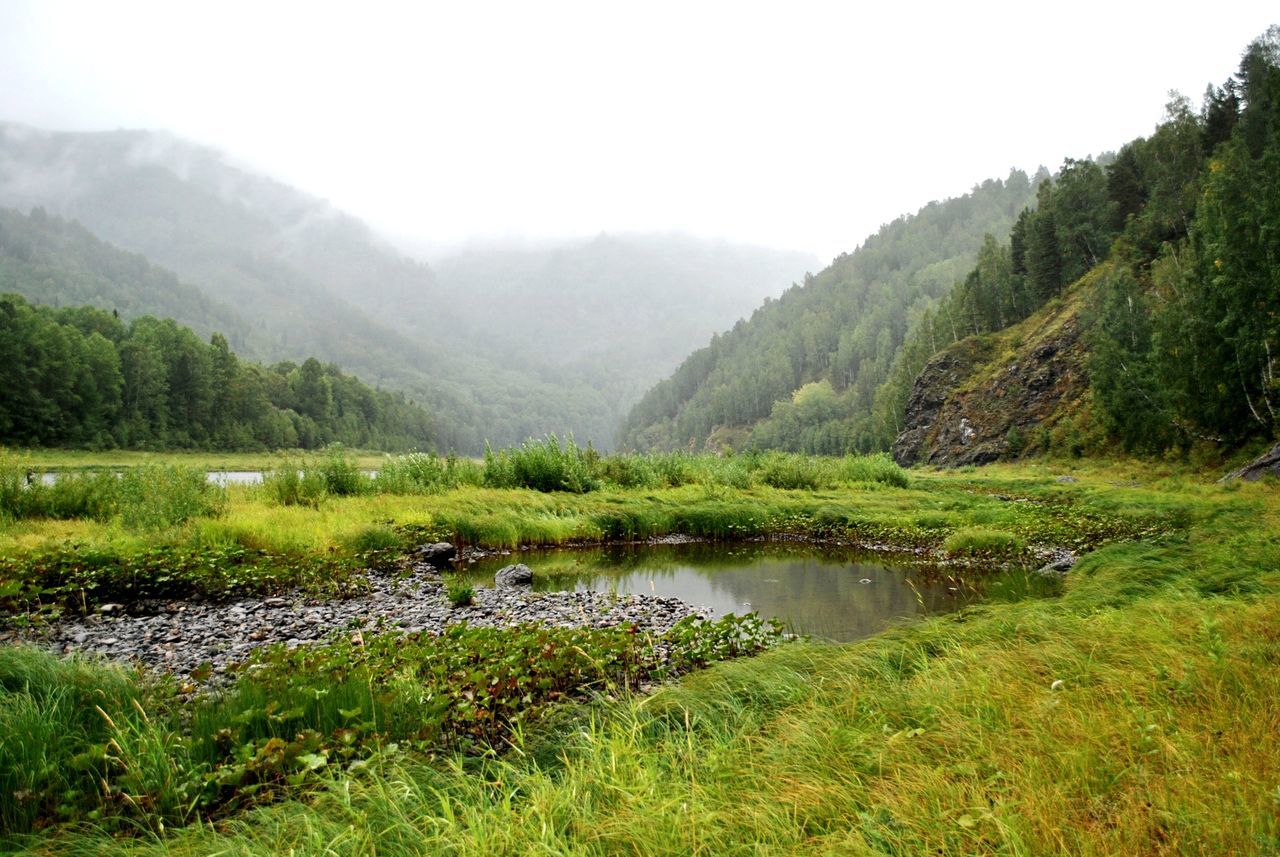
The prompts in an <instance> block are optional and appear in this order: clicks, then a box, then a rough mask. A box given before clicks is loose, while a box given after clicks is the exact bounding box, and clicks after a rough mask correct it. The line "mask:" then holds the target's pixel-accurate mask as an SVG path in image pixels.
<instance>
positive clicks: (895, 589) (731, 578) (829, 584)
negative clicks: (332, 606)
mask: <svg viewBox="0 0 1280 857" xmlns="http://www.w3.org/2000/svg"><path fill="white" fill-rule="evenodd" d="M512 562H523V563H525V564H526V565H528V566H529V567H530V568H532V569H533V573H534V589H535V590H540V591H554V590H588V589H590V590H596V591H600V592H617V593H620V594H622V593H638V594H655V595H660V596H665V597H675V598H680V599H683V600H684V601H687V602H689V603H691V604H695V605H700V606H705V607H709V608H711V610H712V612H713V613H714V615H716V616H723V615H725V614H727V613H737V614H739V615H741V614H743V613H750V612H753V611H754V612H756V613H759V614H760V615H761V616H764V617H767V618H773V619H778V620H780V621H782V622H783V623H784V624H785V625H786V626H787V627H788V628H789V629H790V630H791V631H794V632H796V633H799V634H807V635H809V636H813V637H821V638H826V639H831V640H838V641H842V642H844V641H849V640H857V639H861V638H863V637H868V636H871V635H872V634H876V633H879V632H880V631H883V630H885V629H886V628H888V627H890V626H892V625H895V624H899V623H901V622H902V621H904V620H907V619H911V618H914V617H919V616H928V615H933V614H939V613H946V612H949V611H952V610H958V609H959V608H961V607H963V606H965V605H966V604H973V603H975V602H978V601H983V600H1013V599H1017V598H1023V597H1034V596H1040V595H1051V594H1053V593H1054V591H1055V585H1054V583H1053V582H1051V581H1046V580H1044V579H1042V578H1040V577H1039V576H1037V575H1034V574H1031V573H1030V572H1028V571H1026V570H1017V571H1001V572H990V573H984V572H982V571H973V570H963V571H961V570H954V569H951V570H944V569H936V568H935V569H926V568H919V567H895V566H890V565H884V564H882V563H879V562H876V561H874V560H873V559H868V558H867V557H866V556H865V555H858V554H853V553H848V552H840V551H827V552H823V551H815V550H814V548H812V547H810V546H805V547H800V548H797V547H795V546H778V545H764V544H747V545H742V544H738V545H716V544H695V545H679V546H641V547H636V546H612V547H606V548H591V549H579V550H559V551H545V552H518V553H514V554H512V555H511V556H509V557H502V558H499V559H489V560H485V561H483V562H480V563H477V564H476V565H474V566H472V567H471V568H469V569H468V570H467V571H466V572H464V573H463V575H464V576H465V577H466V578H468V579H469V580H470V581H471V582H473V583H474V584H476V585H482V586H489V585H492V583H493V573H494V572H495V571H497V570H498V569H499V568H501V567H502V566H504V565H507V564H509V563H512Z"/></svg>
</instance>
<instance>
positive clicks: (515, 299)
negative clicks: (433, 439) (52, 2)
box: [0, 123, 807, 452]
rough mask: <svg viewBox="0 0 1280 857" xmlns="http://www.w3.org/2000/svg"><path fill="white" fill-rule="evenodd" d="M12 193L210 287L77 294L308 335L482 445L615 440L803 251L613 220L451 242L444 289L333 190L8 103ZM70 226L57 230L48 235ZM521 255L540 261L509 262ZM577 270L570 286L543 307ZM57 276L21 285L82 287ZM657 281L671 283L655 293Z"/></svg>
mask: <svg viewBox="0 0 1280 857" xmlns="http://www.w3.org/2000/svg"><path fill="white" fill-rule="evenodd" d="M0 206H8V207H12V208H16V209H19V210H22V211H26V210H28V209H32V208H37V207H39V208H42V209H44V213H46V214H48V215H54V216H60V217H62V218H65V219H68V220H74V221H78V222H79V223H80V224H82V225H83V226H84V227H85V229H87V230H88V231H90V232H92V233H93V234H94V235H96V236H97V237H99V238H101V239H103V240H105V241H107V242H110V243H112V244H115V245H117V246H119V247H121V248H124V249H126V250H128V251H131V252H133V253H139V254H143V255H144V256H146V257H147V259H150V260H152V261H154V262H156V263H158V264H159V265H163V266H164V267H166V268H168V269H170V270H172V271H173V272H175V273H176V274H177V276H178V277H180V278H181V280H182V281H184V282H186V283H188V284H190V285H191V286H193V287H195V288H196V289H198V290H199V294H200V296H201V297H199V298H198V299H197V298H196V297H195V293H193V292H192V291H191V290H189V289H188V290H185V291H184V292H183V293H182V295H181V297H178V291H175V292H174V293H173V296H169V297H166V296H165V295H163V294H162V292H163V291H164V290H163V289H161V288H158V286H159V283H158V281H151V282H147V283H139V284H138V285H139V289H138V290H137V291H136V292H135V291H130V289H129V286H128V283H127V282H125V283H123V284H122V289H123V290H121V289H115V290H111V289H108V290H105V291H99V292H98V293H95V294H83V291H84V289H83V285H84V284H83V283H82V284H81V286H79V287H74V288H73V291H74V290H75V289H79V291H78V292H77V294H78V297H76V298H74V299H76V300H79V299H85V300H90V301H92V302H94V303H95V304H96V305H98V306H101V307H103V308H108V309H117V308H118V309H121V310H122V311H124V312H126V313H128V314H133V313H135V312H140V313H141V312H145V313H153V314H157V315H166V316H173V317H174V318H176V319H178V320H179V321H181V322H182V323H184V324H189V325H191V326H192V327H194V328H195V329H197V330H207V329H210V328H211V327H219V328H222V329H224V330H225V331H226V333H227V336H228V338H229V339H230V340H231V341H232V342H233V343H234V344H235V345H236V347H237V348H238V349H240V350H243V351H244V352H245V353H246V354H247V355H248V356H252V357H254V358H257V359H262V360H268V361H271V360H280V359H287V358H289V357H290V356H292V355H294V354H296V353H299V352H300V351H305V352H309V353H314V354H316V355H317V356H318V357H319V358H320V359H322V360H324V361H330V362H333V363H336V364H338V365H340V366H342V367H343V368H345V369H347V370H348V371H352V372H354V373H356V374H357V375H359V376H360V377H361V378H362V379H364V380H365V381H366V382H369V383H372V384H376V385H379V386H386V387H392V388H395V389H398V390H401V391H404V392H406V393H407V394H409V395H410V396H412V397H413V398H414V399H416V400H418V401H420V402H423V403H424V404H426V405H427V406H428V407H429V409H430V410H431V411H432V413H433V416H434V418H435V422H436V424H437V426H438V430H439V433H440V434H439V438H438V443H439V445H440V446H441V447H443V448H452V449H456V450H459V451H465V452H477V451H479V450H480V449H481V447H482V444H483V441H484V440H485V439H486V438H487V439H489V440H491V441H493V442H494V443H495V444H498V445H505V444H509V443H513V442H517V441H519V440H522V439H524V438H527V437H529V436H535V435H541V434H544V433H547V432H558V433H574V434H576V435H577V436H578V437H579V438H580V439H587V438H591V439H594V440H595V441H596V442H597V443H599V444H601V445H604V446H608V445H609V442H610V441H611V440H612V438H613V436H614V434H615V431H616V426H617V422H618V419H619V416H620V414H621V411H622V408H624V407H626V406H627V405H629V404H630V402H631V401H632V400H634V398H635V397H636V395H638V392H639V390H640V389H642V388H643V387H644V386H647V385H648V384H650V383H652V382H653V381H654V380H656V379H657V378H658V377H660V375H661V373H662V372H664V371H667V370H668V369H669V368H670V366H671V365H673V364H674V363H675V362H676V360H678V359H679V357H680V356H681V355H683V354H685V353H687V351H688V349H689V348H691V347H692V346H693V344H694V343H695V342H696V338H691V337H703V336H706V335H707V334H708V333H709V331H711V330H713V329H715V327H717V326H719V325H723V324H725V323H728V321H730V320H732V318H734V317H736V316H737V315H738V314H740V313H742V312H745V311H746V310H747V309H749V308H750V306H752V305H754V303H755V302H756V301H757V300H758V299H759V297H760V294H761V289H764V290H765V293H776V292H778V291H781V287H782V286H784V285H785V284H786V283H787V282H790V281H791V280H792V279H793V278H794V277H796V276H798V275H799V273H800V272H801V271H802V270H803V268H804V263H805V261H807V260H801V259H799V258H798V257H797V256H796V255H795V254H777V253H773V252H772V251H757V250H755V249H754V248H736V247H729V248H728V250H727V251H725V252H720V253H718V252H717V248H716V245H711V244H705V243H704V244H703V245H699V244H698V243H697V242H685V243H684V244H681V240H680V239H674V238H672V239H659V238H654V239H631V238H628V239H621V240H609V239H602V240H601V241H597V242H593V243H592V244H589V245H587V246H585V247H582V248H576V249H575V248H570V249H568V250H563V251H560V252H557V253H553V254H545V253H544V254H541V255H539V254H525V255H523V256H521V255H519V254H517V255H515V256H514V257H512V258H508V259H499V260H498V261H497V263H495V262H494V260H493V259H492V258H487V257H485V256H484V254H474V253H473V254H469V255H467V256H466V257H465V258H461V259H455V260H453V262H451V264H450V267H449V270H450V283H451V285H450V287H449V288H447V289H445V288H441V285H440V283H438V282H437V279H436V277H435V276H434V275H433V273H432V271H431V270H430V268H428V267H427V266H426V265H423V264H421V263H418V262H415V261H413V260H411V259H409V258H407V257H405V256H404V255H403V254H402V253H400V252H399V251H398V250H396V249H394V248H393V247H392V246H391V245H390V244H388V243H386V242H384V241H383V240H381V239H380V238H378V237H377V236H376V235H374V234H373V233H372V232H371V231H370V230H369V229H368V227H366V226H365V225H364V224H363V223H361V222H360V221H358V220H356V219H355V218H352V217H350V216H348V215H345V214H343V213H342V212H340V211H337V210H336V209H334V208H333V207H332V206H330V205H329V204H328V203H326V202H324V201H323V200H319V199H316V198H314V197H311V196H308V195H306V194H305V193H301V192H299V191H297V190H294V189H292V188H289V187H287V186H285V185H282V184H280V183H278V182H275V181H272V180H270V179H268V178H264V177H262V176H259V175H255V174H253V173H251V172H248V171H246V170H242V169H240V168H238V167H236V166H234V165H233V164H231V163H229V162H228V160H227V159H226V158H225V157H224V156H223V155H221V154H220V153H218V152H215V151H213V150H211V149H207V148H204V147H200V146H196V145H193V144H190V143H187V142H184V141H182V140H178V139H176V138H174V137H172V136H170V135H167V134H163V133H153V132H146V131H114V132H107V133H54V132H46V131H40V130H36V129H31V128H26V127H23V126H17V125H12V124H3V123H0ZM63 231H64V232H66V230H63ZM68 234H69V233H68ZM83 237H84V236H79V235H77V236H74V237H73V238H74V240H79V239H80V238H83ZM73 238H67V237H66V236H65V235H64V237H62V238H58V239H51V240H50V241H49V242H46V243H45V250H46V251H47V252H46V255H48V253H53V252H55V251H56V249H57V246H58V242H59V241H62V242H64V243H65V242H66V241H69V240H73ZM722 249H723V248H722ZM72 252H73V254H74V252H78V251H72ZM81 255H84V254H81ZM89 255H93V254H92V253H89ZM513 265H514V266H517V267H519V266H530V267H532V268H533V270H532V271H531V272H525V271H520V270H517V271H515V272H514V274H513V275H512V276H507V274H508V273H511V272H510V271H509V270H507V269H509V268H510V267H511V266H513ZM79 266H80V263H79V262H76V263H75V264H74V265H73V266H72V267H79ZM504 266H505V267H504ZM752 266H757V267H759V268H761V269H762V270H763V271H764V275H763V276H761V275H757V276H754V278H752V277H746V278H745V279H744V280H743V282H742V283H741V288H740V289H739V285H740V284H739V282H738V281H737V279H736V278H737V277H738V276H739V275H740V274H741V273H742V272H743V271H744V269H747V268H750V267H752ZM495 267H496V268H497V269H498V273H499V274H500V275H501V276H498V277H497V278H496V279H495V277H494V276H492V275H491V274H492V271H493V269H494V268H495ZM99 273H101V272H99ZM762 281H768V282H767V284H765V283H763V282H762ZM566 285H568V286H569V290H570V291H571V292H572V294H573V300H572V301H571V302H569V303H568V304H567V306H557V307H548V308H547V310H548V311H546V312H540V313H539V312H533V311H532V310H533V309H534V308H536V307H537V306H539V305H540V304H544V303H546V295H547V293H548V292H549V291H550V290H552V289H553V288H554V289H560V288H564V287H565V286H566ZM615 286H617V288H615ZM60 288H62V287H61V286H58V287H56V288H55V287H54V286H53V285H52V284H49V285H48V288H46V289H45V291H44V293H39V294H38V293H33V292H31V291H24V292H23V293H24V294H27V295H28V296H29V297H31V298H32V299H34V300H42V301H50V302H56V301H62V302H66V301H68V300H72V299H73V298H72V297H71V295H70V294H69V293H68V294H63V293H60V292H59V289H60ZM69 288H70V287H69ZM706 292H710V293H712V294H714V295H718V296H720V297H722V298H725V301H724V304H723V306H721V305H720V304H717V303H716V302H715V301H714V300H711V301H708V300H705V299H704V298H703V297H701V295H702V294H703V293H706ZM647 293H652V294H655V295H657V296H659V299H658V300H651V301H649V302H648V303H647V304H646V303H644V302H645V295H646V294H647ZM739 293H740V296H738V297H735V295H737V294H739ZM680 295H684V296H685V297H683V298H680V297H678V296H680ZM663 298H667V299H663ZM690 298H693V299H690ZM215 306H217V307H220V309H217V310H215V309H214V307H215ZM641 306H644V307H645V308H646V309H645V310H644V311H642V312H639V313H637V312H636V311H635V310H636V308H637V307H641ZM229 307H234V308H235V309H234V312H232V311H230V310H229V309H227V308H229ZM627 307H630V309H631V313H630V318H628V313H627V310H626V309H625V308H627ZM730 310H731V311H730ZM211 313H212V316H211V315H210V314H211ZM464 313H465V316H464ZM490 317H491V318H492V324H490ZM637 318H638V319H640V320H642V321H644V320H648V323H647V327H648V328H649V329H657V328H662V329H665V328H667V327H668V325H670V324H671V323H672V322H673V321H677V320H679V319H682V318H687V319H689V327H688V330H690V331H692V333H691V334H684V335H680V331H682V330H684V329H685V327H684V323H683V322H677V323H676V324H675V325H673V326H672V327H671V330H672V334H673V335H671V336H670V337H667V336H652V335H651V334H650V335H645V332H644V331H643V330H642V331H637V329H636V326H635V324H634V322H635V321H636V319H637ZM627 322H631V323H630V325H629V326H628V325H627V324H626V323H627ZM525 343H528V344H527V345H525ZM637 343H643V344H642V345H640V346H639V347H637ZM513 346H515V347H513ZM562 355H563V356H562Z"/></svg>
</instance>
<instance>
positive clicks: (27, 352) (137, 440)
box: [0, 294, 433, 450]
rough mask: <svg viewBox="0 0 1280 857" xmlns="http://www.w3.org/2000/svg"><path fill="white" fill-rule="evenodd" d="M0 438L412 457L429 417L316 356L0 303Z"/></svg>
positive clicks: (10, 298)
mask: <svg viewBox="0 0 1280 857" xmlns="http://www.w3.org/2000/svg"><path fill="white" fill-rule="evenodd" d="M0 389H3V390H4V391H5V394H4V396H3V397H0V438H3V439H4V441H5V442H6V443H10V444H17V445H21V446H32V447H35V446H63V447H79V448H85V449H110V448H114V447H128V448H134V449H152V450H159V449H206V450H274V449H294V448H302V449H315V448H318V447H322V446H326V445H328V444H332V443H341V444H345V445H348V446H355V447H361V448H370V449H384V450H410V449H417V448H427V447H429V446H430V445H431V443H432V438H433V427H432V422H431V418H430V417H429V416H428V415H427V413H426V411H424V410H423V409H422V408H420V407H418V406H417V405H414V404H412V403H410V402H408V401H406V400H405V398H404V396H403V395H401V394H399V393H388V392H385V391H382V390H374V389H371V388H369V387H368V386H366V385H365V384H362V383H361V382H360V381H358V380H357V379H355V378H354V377H352V376H350V375H347V374H344V373H343V372H341V371H339V370H338V368H337V367H336V366H333V365H332V364H330V365H327V366H326V365H321V363H320V362H319V361H318V360H316V359H315V358H314V357H311V358H307V359H306V360H305V361H303V362H302V364H301V365H298V364H295V363H289V362H285V363H277V364H275V365H273V366H271V367H264V366H260V365H258V364H256V363H250V362H247V361H241V360H240V359H239V358H238V357H237V356H236V355H235V353H233V352H232V351H231V349H230V347H229V346H228V344H227V340H226V337H224V336H222V335H221V334H218V333H215V334H213V335H212V336H211V337H210V340H209V341H208V342H204V341H202V340H201V339H200V338H199V337H198V336H196V334H195V333H193V332H192V331H191V330H190V329H189V328H185V327H182V326H180V325H178V324H176V323H175V322H174V321H173V320H172V319H163V320H162V319H156V318H153V317H151V316H141V317H139V318H135V319H134V320H133V321H131V322H128V323H125V322H124V321H122V320H121V319H120V317H119V314H118V313H115V312H106V311H105V310H99V309H95V308H93V307H88V306H79V307H62V308H58V309H53V308H50V307H39V306H33V305H31V304H29V303H28V302H27V301H26V300H25V299H23V298H22V297H21V296H19V295H15V294H8V295H0Z"/></svg>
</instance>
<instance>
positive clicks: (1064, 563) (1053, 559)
mask: <svg viewBox="0 0 1280 857" xmlns="http://www.w3.org/2000/svg"><path fill="white" fill-rule="evenodd" d="M1075 564H1076V555H1075V554H1074V553H1072V552H1071V551H1069V550H1067V549H1066V548H1054V549H1053V551H1052V552H1051V553H1050V554H1049V561H1048V562H1047V563H1045V564H1044V565H1042V566H1040V568H1038V569H1036V574H1040V575H1043V576H1045V577H1057V576H1058V575H1062V574H1066V573H1067V572H1068V571H1070V570H1071V569H1072V568H1073V567H1074V566H1075Z"/></svg>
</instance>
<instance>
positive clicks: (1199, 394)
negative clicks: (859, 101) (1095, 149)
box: [884, 28, 1280, 463]
mask: <svg viewBox="0 0 1280 857" xmlns="http://www.w3.org/2000/svg"><path fill="white" fill-rule="evenodd" d="M1277 189H1280V29H1277V28H1272V29H1271V30H1270V31H1268V33H1267V34H1265V35H1264V36H1263V37H1262V38H1260V39H1258V40H1257V41H1255V42H1254V43H1253V44H1251V45H1250V46H1249V48H1248V49H1247V51H1246V52H1245V54H1244V57H1243V59H1242V61H1241V63H1240V67H1239V70H1238V72H1237V73H1236V74H1235V75H1233V76H1232V77H1231V78H1230V79H1228V80H1227V81H1226V82H1225V83H1223V84H1222V85H1219V86H1210V87H1209V88H1208V90H1207V91H1206V92H1205V95H1204V99H1203V103H1202V105H1201V106H1200V109H1199V110H1198V111H1197V110H1196V109H1195V108H1194V107H1193V105H1192V103H1191V102H1190V100H1189V99H1187V98H1185V97H1183V96H1180V95H1176V96H1175V97H1174V98H1173V99H1172V100H1171V101H1170V102H1169V104H1168V105H1167V107H1166V117H1165V120H1164V121H1163V122H1162V123H1161V124H1160V125H1159V126H1158V127H1157V128H1156V129H1155V131H1154V132H1153V133H1152V134H1151V136H1149V137H1144V138H1139V139H1137V140H1133V141H1131V142H1129V143H1128V144H1126V145H1124V146H1123V147H1122V148H1121V149H1120V150H1119V152H1118V154H1117V155H1116V156H1115V158H1114V159H1113V160H1111V161H1110V162H1109V163H1108V164H1107V165H1106V167H1105V169H1104V168H1102V167H1100V166H1098V165H1097V164H1092V163H1088V162H1077V161H1070V160H1069V161H1067V163H1066V164H1065V165H1064V167H1063V170H1062V172H1061V174H1060V175H1059V176H1058V178H1057V180H1056V181H1055V182H1054V183H1052V184H1050V183H1048V182H1046V183H1045V185H1044V186H1042V188H1041V195H1040V200H1039V206H1038V208H1037V209H1036V210H1035V211H1034V212H1032V211H1027V212H1024V213H1023V214H1022V215H1021V216H1020V218H1019V220H1018V222H1017V224H1015V226H1014V229H1013V230H1012V232H1011V233H1010V235H1009V243H1008V244H1007V245H1004V246H1000V245H997V244H996V243H995V242H994V241H988V242H987V244H986V245H985V246H984V248H983V251H982V255H981V257H980V259H981V261H980V262H979V264H978V266H977V267H976V268H975V269H974V270H973V271H971V272H970V273H969V275H968V276H967V277H966V278H965V279H964V280H963V281H961V282H960V283H958V284H957V285H956V287H955V289H954V290H953V291H952V293H951V294H950V295H949V296H948V298H947V299H946V300H944V301H942V302H941V303H940V304H939V306H938V308H937V310H936V311H935V312H933V313H931V314H929V315H928V316H926V317H925V318H924V319H922V322H921V323H920V324H919V325H918V326H917V328H916V330H915V331H914V332H913V334H912V336H911V337H910V338H909V339H908V344H907V347H906V348H904V349H903V355H902V357H901V358H900V363H899V366H898V367H897V370H896V372H895V376H894V381H895V383H897V384H899V385H901V386H898V387H897V388H896V389H893V390H892V391H890V392H889V393H888V394H886V395H885V396H884V400H885V401H887V402H889V404H890V407H891V408H892V409H893V411H894V412H895V413H896V414H898V415H902V416H905V422H904V425H906V426H907V428H908V431H907V432H905V433H904V434H903V435H902V436H901V437H900V438H899V439H898V443H896V444H895V446H894V452H895V455H896V456H897V457H898V458H899V460H900V461H904V462H906V461H915V460H921V459H925V460H929V461H932V462H935V463H955V462H964V461H973V460H991V459H992V458H994V457H996V456H1001V455H1002V456H1005V457H1012V456H1017V455H1021V454H1025V453H1027V452H1035V451H1040V450H1043V449H1056V450H1057V451H1059V452H1063V453H1068V454H1076V455H1079V454H1082V453H1086V452H1100V451H1105V450H1107V449H1109V448H1111V447H1113V446H1119V447H1121V448H1123V449H1125V450H1128V451H1138V452H1143V453H1148V454H1149V453H1157V452H1163V451H1166V450H1170V449H1176V450H1180V451H1187V450H1191V449H1193V448H1196V449H1198V450H1199V454H1200V455H1201V456H1205V457H1208V458H1209V459H1212V458H1215V457H1218V458H1220V457H1223V456H1226V455H1230V454H1231V453H1232V452H1233V451H1234V450H1236V449H1238V448H1240V447H1241V446H1242V445H1248V444H1251V443H1269V442H1270V441H1272V440H1274V437H1275V434H1276V428H1277V422H1278V421H1277V407H1278V406H1280V378H1277V377H1276V371H1275V363H1276V358H1277V356H1280V317H1278V314H1280V196H1278V195H1277ZM1082 275H1083V276H1082ZM1073 283H1074V285H1073ZM1064 290H1069V291H1068V292H1067V293H1066V294H1064V295H1063V297H1062V298H1059V295H1060V294H1063V292H1064ZM1046 302H1047V303H1048V306H1047V307H1046V308H1045V309H1044V310H1043V311H1040V312H1038V313H1036V315H1035V316H1034V317H1033V318H1032V319H1031V320H1030V324H1029V326H1026V327H1025V329H1024V328H1019V327H1014V328H1010V329H1009V330H1006V331H1004V332H1002V333H1000V334H999V335H998V336H996V337H994V338H990V337H985V336H983V335H984V334H987V333H991V332H995V331H1000V330H1001V328H1003V327H1004V326H1005V325H1006V324H1008V323H1009V321H1010V320H1011V319H1012V320H1017V319H1018V318H1020V317H1021V316H1022V315H1024V314H1025V313H1024V312H1022V311H1020V310H1018V308H1017V307H1018V306H1029V307H1031V308H1032V309H1035V308H1036V307H1038V306H1039V305H1041V304H1045V303H1046ZM1045 331H1048V333H1047V334H1046V333H1045ZM966 334H969V335H970V337H969V339H966V340H963V341H960V342H957V343H956V344H955V345H954V346H950V343H952V342H956V340H957V339H961V338H962V337H964V336H965V335H966ZM1023 334H1026V336H1025V339H1024V337H1023ZM977 343H981V344H977ZM935 352H940V353H937V356H936V357H932V359H930V357H931V355H933V354H934V353H935ZM973 354H984V355H985V356H984V357H983V358H982V359H980V360H978V361H976V362H975V361H974V360H972V359H967V358H966V356H965V355H973ZM926 361H927V366H926ZM919 367H924V368H925V371H924V373H923V374H922V375H920V376H919V378H917V379H916V380H915V383H914V387H913V388H910V387H908V386H907V385H906V384H903V382H904V381H905V379H907V378H909V377H913V376H914V375H915V373H916V372H918V371H919ZM908 389H910V395H911V399H912V406H911V407H907V408H906V409H905V413H904V406H903V402H904V400H905V397H906V391H907V390H908ZM912 408H914V409H915V412H911V411H912ZM957 427H961V428H962V429H963V432H958V431H957Z"/></svg>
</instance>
